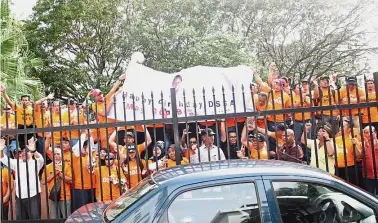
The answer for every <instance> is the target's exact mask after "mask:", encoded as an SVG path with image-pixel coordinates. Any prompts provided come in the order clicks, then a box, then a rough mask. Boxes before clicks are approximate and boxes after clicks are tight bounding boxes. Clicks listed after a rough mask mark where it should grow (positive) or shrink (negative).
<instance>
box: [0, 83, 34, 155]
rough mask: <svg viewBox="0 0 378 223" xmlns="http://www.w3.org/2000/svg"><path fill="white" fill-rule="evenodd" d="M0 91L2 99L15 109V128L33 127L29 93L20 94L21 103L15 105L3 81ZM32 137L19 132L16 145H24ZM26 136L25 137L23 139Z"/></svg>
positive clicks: (0, 84)
mask: <svg viewBox="0 0 378 223" xmlns="http://www.w3.org/2000/svg"><path fill="white" fill-rule="evenodd" d="M0 91H1V92H2V95H3V98H4V100H5V101H6V102H7V104H8V105H9V106H10V107H11V108H12V110H13V111H16V114H15V116H16V121H17V128H18V129H24V128H34V127H35V126H34V121H33V106H32V102H31V99H30V96H29V95H22V96H21V103H22V106H18V105H16V104H15V103H14V102H12V101H11V100H10V99H9V97H8V95H7V92H6V89H5V86H4V84H3V83H1V82H0ZM32 137H33V134H27V135H26V137H25V134H19V135H18V145H19V147H20V148H21V147H24V146H25V145H26V144H27V141H28V140H29V139H31V138H32ZM25 138H26V139H25Z"/></svg>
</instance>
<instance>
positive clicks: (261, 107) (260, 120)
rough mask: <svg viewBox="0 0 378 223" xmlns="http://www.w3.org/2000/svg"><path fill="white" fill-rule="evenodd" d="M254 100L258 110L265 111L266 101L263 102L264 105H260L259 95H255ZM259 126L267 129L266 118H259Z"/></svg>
mask: <svg viewBox="0 0 378 223" xmlns="http://www.w3.org/2000/svg"><path fill="white" fill-rule="evenodd" d="M253 101H254V105H255V110H256V111H265V110H266V103H265V104H263V105H260V103H259V98H258V97H254V99H253ZM257 126H258V127H260V128H263V129H265V120H264V119H257Z"/></svg>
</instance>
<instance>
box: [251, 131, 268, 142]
mask: <svg viewBox="0 0 378 223" xmlns="http://www.w3.org/2000/svg"><path fill="white" fill-rule="evenodd" d="M248 137H249V138H251V139H257V140H258V141H260V142H265V136H264V135H263V134H260V133H256V132H254V133H251V134H249V135H248Z"/></svg>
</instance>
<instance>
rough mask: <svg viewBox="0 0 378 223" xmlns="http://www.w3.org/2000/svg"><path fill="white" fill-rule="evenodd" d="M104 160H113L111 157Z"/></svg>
mask: <svg viewBox="0 0 378 223" xmlns="http://www.w3.org/2000/svg"><path fill="white" fill-rule="evenodd" d="M105 160H109V161H110V160H114V158H113V157H106V158H105Z"/></svg>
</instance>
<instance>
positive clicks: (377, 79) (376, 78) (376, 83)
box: [373, 72, 378, 91]
mask: <svg viewBox="0 0 378 223" xmlns="http://www.w3.org/2000/svg"><path fill="white" fill-rule="evenodd" d="M373 78H374V86H375V90H376V91H377V90H378V72H374V73H373Z"/></svg>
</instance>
